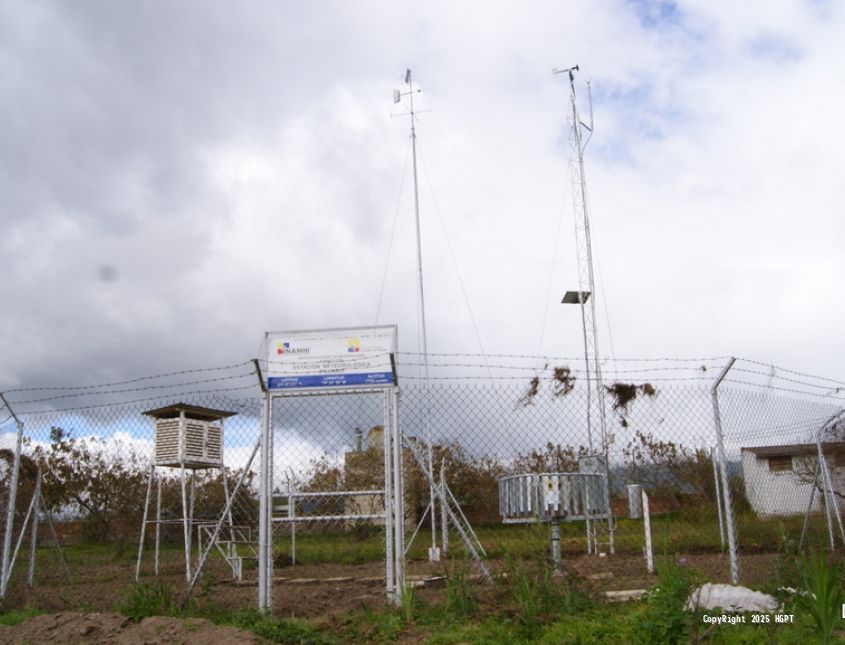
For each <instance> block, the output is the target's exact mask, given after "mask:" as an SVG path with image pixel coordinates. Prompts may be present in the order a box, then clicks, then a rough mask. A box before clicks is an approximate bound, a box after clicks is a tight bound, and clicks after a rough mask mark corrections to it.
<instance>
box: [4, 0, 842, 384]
mask: <svg viewBox="0 0 845 645" xmlns="http://www.w3.org/2000/svg"><path fill="white" fill-rule="evenodd" d="M843 33H845V8H843V7H842V6H841V5H839V4H838V3H834V2H825V1H821V0H820V1H812V2H811V1H805V2H787V1H784V2H778V3H771V2H743V3H736V2H727V1H725V2H722V1H714V0H708V1H706V2H704V1H691V2H678V3H671V2H650V1H643V2H635V1H616V0H614V1H610V0H608V1H603V2H590V3H586V2H582V3H575V2H568V3H560V2H531V3H523V4H521V5H520V6H519V8H515V5H514V4H513V3H506V2H485V3H483V4H480V3H461V4H456V3H448V2H426V3H406V2H376V1H372V2H360V3H350V2H321V3H294V2H258V1H254V0H249V1H245V2H237V3H233V2H216V1H213V0H212V1H203V2H189V1H180V2H169V1H168V2H164V1H151V2H144V3H114V2H110V1H106V0H103V1H100V2H96V1H90V0H82V1H79V2H73V3H67V2H58V1H56V2H50V1H44V0H32V1H24V0H12V1H11V2H4V3H2V4H0V231H2V232H0V262H2V267H3V277H2V279H0V357H2V359H0V391H2V390H6V389H10V388H15V387H22V386H25V387H36V386H43V385H69V384H72V385H81V384H95V383H104V382H110V381H114V380H120V379H124V378H129V377H133V376H139V375H145V374H158V373H162V372H169V371H172V370H179V369H191V368H196V367H210V366H215V365H224V364H230V363H239V362H241V361H245V360H248V359H250V358H252V357H254V356H256V353H257V351H258V348H259V346H260V344H261V341H262V338H263V335H264V332H265V331H268V330H297V329H319V328H330V327H343V326H366V325H372V324H374V323H376V322H378V323H380V324H386V323H396V324H398V325H399V338H400V348H401V349H402V350H403V351H406V352H414V351H417V350H418V348H419V340H418V336H419V334H418V324H417V319H418V309H417V304H416V302H417V300H416V289H417V283H416V278H417V273H416V249H415V238H414V211H413V201H412V197H413V191H412V183H411V169H410V159H409V143H410V138H409V127H410V123H409V119H408V117H407V116H404V115H403V114H402V113H403V112H404V111H405V110H404V109H403V106H402V105H394V104H393V101H392V92H393V90H394V89H404V88H405V86H404V84H403V77H404V73H405V69H406V68H410V69H412V70H413V78H414V82H415V87H418V88H419V89H421V90H422V92H420V93H419V94H417V95H416V96H415V107H416V108H417V109H418V110H419V114H418V115H417V121H416V128H417V135H418V152H419V159H418V161H419V173H418V175H419V189H420V209H421V212H420V217H421V236H422V255H423V267H424V279H425V294H426V314H427V328H428V347H429V350H430V351H432V352H467V353H476V352H480V351H481V348H482V347H483V350H484V351H486V352H487V353H491V354H496V353H507V354H537V353H541V354H551V355H557V356H579V355H580V354H581V351H582V350H581V348H582V346H583V345H582V342H583V341H582V338H581V328H580V316H578V314H577V311H576V310H575V309H574V308H568V307H566V306H564V305H560V304H558V303H559V301H560V297H561V296H562V294H563V292H564V291H566V290H569V289H575V288H577V271H576V260H575V235H574V224H573V207H572V194H571V190H570V182H571V177H570V175H569V144H568V131H567V121H566V111H567V105H568V100H569V97H568V86H567V85H568V84H567V81H566V79H565V78H564V77H563V76H555V75H553V74H552V69H553V68H566V67H570V66H572V65H575V64H577V65H579V66H580V70H579V72H578V73H577V76H576V81H577V83H578V91H579V100H581V101H582V103H581V111H582V113H584V114H586V113H587V112H588V105H587V92H586V83H587V81H589V82H590V87H591V92H592V107H593V118H594V134H593V137H592V139H591V141H590V143H589V146H588V147H587V153H586V159H585V163H586V181H587V187H588V193H589V205H590V216H591V226H592V231H593V242H594V256H595V259H596V263H597V265H596V272H597V275H598V278H599V281H598V284H597V286H596V291H597V305H598V307H599V313H598V320H599V322H600V328H599V338H600V349H601V352H602V354H603V355H604V356H611V355H613V356H616V357H713V356H729V355H735V356H741V357H745V358H748V359H753V360H757V361H762V362H766V363H774V364H776V365H781V366H784V367H787V368H792V369H795V370H800V371H802V372H806V373H811V374H816V375H821V376H827V377H831V378H839V379H843V378H845V374H843V370H842V368H841V366H840V363H839V359H840V356H842V355H843V350H845V340H843V336H842V334H841V332H840V326H841V325H840V321H841V320H842V318H843V313H845V304H843V300H842V298H840V297H838V296H839V294H840V288H839V283H840V276H842V275H845V259H843V254H842V253H841V244H842V242H841V240H842V239H843V238H845V218H843V217H842V216H841V208H842V207H841V205H842V203H843V202H845V182H843V181H842V179H841V176H842V168H843V167H845V134H843V126H842V124H841V114H842V105H845V71H843V69H842V66H841V65H839V64H838V63H839V62H840V61H842V60H845V40H843V39H842V37H841V36H842V34H843ZM394 222H395V226H394ZM444 231H445V234H444ZM391 240H392V242H391ZM382 285H383V289H382ZM380 298H381V301H382V304H381V307H380V309H379V307H378V305H379V301H380ZM467 303H468V304H467ZM468 305H469V306H468ZM470 312H471V313H470ZM473 320H474V321H475V328H477V331H478V334H476V333H475V331H474V328H473ZM544 320H545V324H544V322H543V321H544Z"/></svg>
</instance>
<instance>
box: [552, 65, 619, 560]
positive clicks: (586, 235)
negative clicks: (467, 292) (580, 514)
mask: <svg viewBox="0 0 845 645" xmlns="http://www.w3.org/2000/svg"><path fill="white" fill-rule="evenodd" d="M577 71H579V68H578V65H575V66H574V67H569V68H567V69H554V70H552V73H553V74H555V75H557V74H567V75H568V76H569V97H570V112H569V116H568V119H569V120H570V127H571V128H572V130H571V133H570V134H571V136H570V150H569V177H570V181H571V182H572V201H573V207H574V213H575V249H576V255H577V258H578V291H567V292H566V294H564V296H563V300H562V301H561V302H562V303H563V304H578V305H580V306H581V307H580V308H581V325H582V329H583V336H584V368H585V369H584V372H585V375H586V380H587V443H588V447H589V450H590V453H591V454H592V455H596V454H600V455H601V456H602V457H603V458H604V469H605V470H606V471H607V474H608V475H609V460H608V448H609V446H608V444H609V442H608V435H607V419H606V412H605V389H604V383H603V381H602V373H601V354H600V353H599V339H598V331H597V329H596V297H595V294H596V284H595V279H594V275H593V251H592V242H591V239H590V213H589V210H590V209H589V204H588V201H587V178H586V174H585V172H584V150H585V149H586V148H587V144H588V143H589V142H590V139H591V138H592V135H593V101H592V93H591V92H590V84H589V82H588V83H587V95H588V98H589V103H590V123H589V125H587V124H586V123H584V122H583V121H582V120H581V116H580V114H579V113H578V101H577V96H576V93H575V72H577ZM584 130H586V131H587V133H588V134H587V136H586V139H585V137H584ZM594 431H597V433H598V439H599V442H600V444H599V445H600V447H599V449H598V450H597V449H596V447H595V445H594V441H593V436H594V434H595V433H594ZM605 482H609V479H608V478H605ZM607 487H608V490H607V491H606V493H607V495H608V496H609V494H610V486H609V483H607ZM588 530H589V529H588ZM607 532H608V541H609V546H610V552H611V553H613V552H614V545H613V519H612V518H610V519H609V520H608V527H607Z"/></svg>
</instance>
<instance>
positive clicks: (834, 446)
mask: <svg viewBox="0 0 845 645" xmlns="http://www.w3.org/2000/svg"><path fill="white" fill-rule="evenodd" d="M740 450H741V451H743V452H745V451H748V452H753V453H754V454H755V455H757V456H758V457H792V456H796V455H814V454H816V452H817V451H818V448H817V447H816V444H814V443H793V444H785V445H780V446H756V447H748V448H740ZM822 451H824V452H826V453H830V452H834V451H835V452H842V451H845V442H842V441H836V442H827V443H822Z"/></svg>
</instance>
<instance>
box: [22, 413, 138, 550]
mask: <svg viewBox="0 0 845 645" xmlns="http://www.w3.org/2000/svg"><path fill="white" fill-rule="evenodd" d="M33 458H34V459H35V461H36V462H37V463H38V464H39V467H40V468H41V471H42V485H41V486H42V495H43V497H44V502H45V504H46V506H47V507H48V508H49V509H50V510H52V511H54V512H55V511H60V510H65V509H67V508H68V507H71V508H76V509H77V510H79V511H80V512H82V514H83V516H84V520H85V525H84V526H85V529H86V535H87V537H89V538H92V539H96V540H106V539H107V538H108V537H109V536H110V535H111V532H112V531H111V530H112V526H113V524H114V522H115V521H116V520H126V521H129V522H132V523H133V524H135V523H137V524H139V525H140V521H141V511H142V509H143V504H144V498H145V494H146V485H147V476H146V468H145V464H144V463H143V462H142V460H141V459H140V458H139V457H138V455H136V454H135V452H134V451H133V450H132V449H131V448H129V447H127V446H125V445H124V444H123V443H122V442H121V441H119V440H116V439H110V440H107V439H101V438H97V437H86V438H76V437H73V436H72V435H71V433H70V432H67V431H65V430H64V429H62V428H59V427H52V428H51V429H50V446H49V448H43V447H41V446H37V447H36V448H35V450H34V451H33ZM121 537H123V536H121Z"/></svg>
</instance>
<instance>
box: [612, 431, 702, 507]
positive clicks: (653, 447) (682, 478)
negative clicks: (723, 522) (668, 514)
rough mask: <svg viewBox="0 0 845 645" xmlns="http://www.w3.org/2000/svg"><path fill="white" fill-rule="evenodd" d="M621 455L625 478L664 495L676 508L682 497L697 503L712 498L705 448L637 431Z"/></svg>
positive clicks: (654, 492) (680, 503) (679, 504)
mask: <svg viewBox="0 0 845 645" xmlns="http://www.w3.org/2000/svg"><path fill="white" fill-rule="evenodd" d="M622 454H623V455H624V458H625V464H626V467H627V473H626V477H625V479H626V480H627V481H629V482H631V483H637V484H642V485H644V486H645V487H646V488H647V489H649V492H650V493H652V494H656V495H661V496H665V497H667V498H668V499H670V500H671V502H672V504H673V506H675V507H676V508H679V507H681V505H682V499H684V498H685V499H689V498H690V497H694V498H697V499H698V500H700V501H701V502H707V501H712V500H714V499H715V486H714V484H713V460H712V459H711V458H710V455H709V454H707V451H705V450H702V449H696V450H692V449H690V448H686V447H685V446H682V445H680V444H677V443H674V442H672V441H663V440H661V439H657V438H656V437H655V436H654V435H653V434H651V433H649V434H646V433H643V432H642V431H640V430H637V431H636V432H635V433H634V436H633V437H632V438H631V440H630V441H629V442H628V444H627V445H626V446H625V448H624V449H623V450H622Z"/></svg>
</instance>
